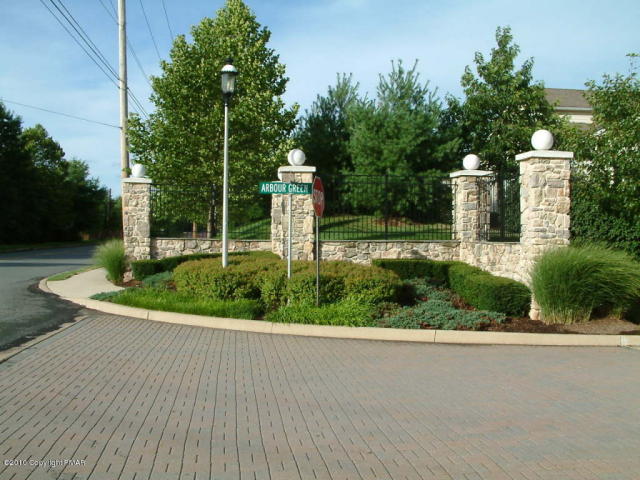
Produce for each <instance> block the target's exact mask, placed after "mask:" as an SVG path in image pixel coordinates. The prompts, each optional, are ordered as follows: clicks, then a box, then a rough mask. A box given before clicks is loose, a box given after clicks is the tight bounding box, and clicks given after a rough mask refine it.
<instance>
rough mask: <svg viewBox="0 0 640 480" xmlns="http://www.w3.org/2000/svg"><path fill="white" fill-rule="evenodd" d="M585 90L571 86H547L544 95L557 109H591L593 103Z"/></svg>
mask: <svg viewBox="0 0 640 480" xmlns="http://www.w3.org/2000/svg"><path fill="white" fill-rule="evenodd" d="M584 93H585V91H584V90H577V89H571V88H545V89H544V96H545V97H546V99H547V101H548V102H549V103H550V104H552V105H554V106H555V108H556V110H589V111H591V110H592V108H591V105H589V102H588V101H587V99H586V98H585V96H584Z"/></svg>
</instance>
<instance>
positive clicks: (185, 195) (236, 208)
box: [151, 185, 271, 240]
mask: <svg viewBox="0 0 640 480" xmlns="http://www.w3.org/2000/svg"><path fill="white" fill-rule="evenodd" d="M221 190H222V189H221V188H219V189H216V188H215V187H214V186H212V185H154V186H153V187H152V188H151V235H152V236H154V237H200V238H221V237H222V191H221ZM270 236H271V197H270V196H268V195H260V194H259V192H258V187H257V185H256V186H255V188H243V189H242V190H240V189H234V188H230V190H229V238H231V239H234V240H268V239H269V238H270Z"/></svg>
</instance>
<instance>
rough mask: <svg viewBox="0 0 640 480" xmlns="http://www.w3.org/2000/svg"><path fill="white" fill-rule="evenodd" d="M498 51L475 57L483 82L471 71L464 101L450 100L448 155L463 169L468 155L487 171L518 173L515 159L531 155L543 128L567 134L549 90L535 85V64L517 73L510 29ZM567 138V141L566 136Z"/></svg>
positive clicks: (501, 35) (499, 36)
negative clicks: (535, 135) (475, 157)
mask: <svg viewBox="0 0 640 480" xmlns="http://www.w3.org/2000/svg"><path fill="white" fill-rule="evenodd" d="M496 43H497V46H496V47H495V48H493V49H492V50H491V57H490V59H489V60H485V58H484V56H483V55H482V53H480V52H476V54H475V57H474V63H475V69H476V73H477V76H476V75H475V74H474V73H473V71H472V70H471V68H470V67H469V66H467V67H466V68H465V71H464V74H463V75H462V80H461V85H462V87H463V89H464V95H465V98H464V101H461V100H459V99H457V98H455V97H452V96H448V97H447V104H448V109H447V112H446V114H445V116H444V119H443V125H444V127H446V128H444V130H445V131H446V133H445V135H446V136H447V137H448V138H449V145H448V150H449V152H448V154H449V155H453V156H455V157H454V158H451V161H452V162H453V161H455V164H456V165H459V164H460V162H461V160H462V157H464V155H466V154H467V153H475V154H477V155H479V156H480V158H481V160H482V166H483V168H486V169H488V170H493V171H498V172H501V171H515V170H516V168H517V167H516V163H515V159H514V157H515V155H516V154H518V153H521V152H525V151H528V150H530V149H531V144H530V140H531V135H532V134H533V132H534V131H535V130H537V129H539V128H546V129H548V130H551V131H553V132H554V133H555V134H558V133H561V132H562V130H563V126H562V121H561V120H560V118H559V117H558V116H557V115H556V114H554V111H553V107H552V105H550V104H549V102H547V100H546V99H545V96H544V85H543V84H542V83H540V82H534V81H533V77H532V70H533V59H531V58H530V59H528V60H525V61H524V63H523V64H522V66H521V67H520V68H519V69H517V70H516V67H515V60H516V57H517V56H518V53H519V52H520V48H519V47H518V45H516V44H514V43H513V35H512V34H511V29H510V28H509V27H504V28H500V27H498V29H497V30H496ZM560 136H561V135H560Z"/></svg>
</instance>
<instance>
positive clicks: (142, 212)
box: [122, 178, 151, 260]
mask: <svg viewBox="0 0 640 480" xmlns="http://www.w3.org/2000/svg"><path fill="white" fill-rule="evenodd" d="M122 233H123V236H124V251H125V253H126V254H127V257H128V258H129V259H130V260H146V259H149V258H151V180H150V179H148V178H125V179H123V180H122Z"/></svg>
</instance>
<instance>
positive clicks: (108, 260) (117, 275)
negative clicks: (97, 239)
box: [94, 240, 127, 283]
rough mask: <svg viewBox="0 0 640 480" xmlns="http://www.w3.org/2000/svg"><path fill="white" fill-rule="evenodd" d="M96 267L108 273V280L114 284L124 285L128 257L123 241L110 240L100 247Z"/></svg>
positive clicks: (96, 254) (96, 255)
mask: <svg viewBox="0 0 640 480" xmlns="http://www.w3.org/2000/svg"><path fill="white" fill-rule="evenodd" d="M94 261H95V262H96V265H98V266H99V267H102V268H104V269H105V270H106V271H107V278H108V279H109V280H110V281H111V282H113V283H122V278H123V277H124V272H125V271H126V270H127V257H126V255H125V254H124V242H123V241H122V240H109V241H108V242H106V243H103V244H102V245H100V246H98V248H97V249H96V253H95V254H94Z"/></svg>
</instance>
